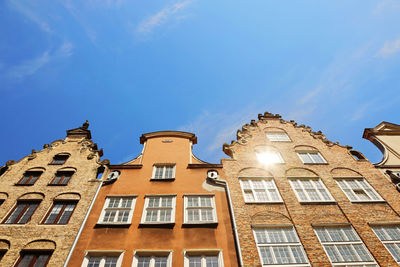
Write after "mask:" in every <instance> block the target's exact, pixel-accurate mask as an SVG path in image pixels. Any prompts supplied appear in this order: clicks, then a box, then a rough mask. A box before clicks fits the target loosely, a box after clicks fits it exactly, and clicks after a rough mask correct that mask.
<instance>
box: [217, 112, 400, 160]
mask: <svg viewBox="0 0 400 267" xmlns="http://www.w3.org/2000/svg"><path fill="white" fill-rule="evenodd" d="M268 120H279V121H280V122H281V123H283V124H286V123H290V124H292V125H293V127H295V128H303V131H305V132H309V133H310V135H311V136H312V137H314V138H315V139H320V140H321V141H322V142H324V143H325V144H326V145H327V146H334V145H337V146H340V147H343V148H347V149H349V150H350V149H352V147H351V146H348V145H340V144H339V142H332V141H330V140H329V139H327V138H326V136H325V135H324V134H323V133H322V132H321V131H317V132H315V131H313V130H312V128H311V127H310V126H307V125H305V124H300V125H298V123H297V122H295V121H294V120H290V121H286V120H284V119H282V116H281V115H279V114H272V113H269V112H267V111H266V112H265V113H264V114H261V113H260V114H258V121H255V120H251V121H250V124H249V123H247V124H245V125H243V127H242V129H239V130H237V133H236V140H232V141H231V143H230V144H228V143H224V144H223V146H222V150H223V151H224V153H225V154H226V155H228V156H230V157H232V155H233V154H232V151H231V148H232V146H234V145H246V144H247V138H249V137H251V134H250V131H249V130H250V129H251V128H252V127H257V126H258V125H259V124H260V123H264V124H267V123H268ZM397 126H398V127H399V131H400V126H399V125H397Z"/></svg>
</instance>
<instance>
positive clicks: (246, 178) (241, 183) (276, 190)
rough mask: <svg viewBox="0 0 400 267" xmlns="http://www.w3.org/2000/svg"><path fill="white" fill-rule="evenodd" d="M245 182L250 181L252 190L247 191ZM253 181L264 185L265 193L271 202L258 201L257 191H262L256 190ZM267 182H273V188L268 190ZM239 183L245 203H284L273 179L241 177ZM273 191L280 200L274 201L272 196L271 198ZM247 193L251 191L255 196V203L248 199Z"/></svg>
mask: <svg viewBox="0 0 400 267" xmlns="http://www.w3.org/2000/svg"><path fill="white" fill-rule="evenodd" d="M245 180H246V181H250V188H246V189H245V188H244V186H243V181H245ZM253 181H262V184H263V187H264V188H263V189H264V192H266V194H267V195H268V197H269V199H270V200H267V201H262V200H258V199H257V198H258V197H257V194H256V193H255V192H256V191H257V190H259V191H261V190H262V189H260V188H255V187H254V185H253ZM265 181H271V182H272V187H273V188H268V186H267V184H266V182H265ZM239 182H240V187H241V189H242V194H243V198H244V202H245V203H282V202H283V200H282V197H281V194H280V193H279V190H278V188H277V187H276V184H275V181H274V178H273V177H258V176H254V177H239ZM271 190H274V191H275V192H276V194H277V195H278V198H279V199H278V200H272V196H271V193H270V191H271ZM245 191H251V193H252V194H253V198H254V201H251V200H247V199H246V193H245Z"/></svg>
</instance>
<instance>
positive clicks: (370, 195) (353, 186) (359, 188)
mask: <svg viewBox="0 0 400 267" xmlns="http://www.w3.org/2000/svg"><path fill="white" fill-rule="evenodd" d="M336 182H337V183H338V184H339V186H340V188H342V190H343V192H344V193H345V194H346V196H347V197H348V199H349V200H350V201H352V202H369V201H384V200H383V199H382V198H381V197H380V196H379V195H378V193H376V192H375V190H374V189H373V188H372V187H371V186H370V185H369V184H368V183H367V181H366V180H365V179H364V178H350V179H349V178H344V179H342V178H337V179H336Z"/></svg>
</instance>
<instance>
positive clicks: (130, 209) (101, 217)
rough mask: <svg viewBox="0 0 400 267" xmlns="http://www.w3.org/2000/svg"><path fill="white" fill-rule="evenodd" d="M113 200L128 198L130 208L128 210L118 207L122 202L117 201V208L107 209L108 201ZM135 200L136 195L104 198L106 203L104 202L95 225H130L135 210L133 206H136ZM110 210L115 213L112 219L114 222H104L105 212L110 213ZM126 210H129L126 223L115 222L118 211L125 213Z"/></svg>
mask: <svg viewBox="0 0 400 267" xmlns="http://www.w3.org/2000/svg"><path fill="white" fill-rule="evenodd" d="M113 198H114V199H115V198H117V199H123V198H130V199H132V204H131V207H130V208H123V207H120V206H121V204H122V201H119V204H118V207H116V208H109V207H108V206H109V203H110V200H111V199H113ZM136 198H137V195H108V196H106V201H105V202H104V205H103V209H102V210H101V213H100V217H99V220H98V222H97V224H107V225H126V224H131V222H132V217H133V212H134V210H135V205H136ZM111 210H115V211H117V214H116V215H115V217H114V221H112V222H105V221H104V217H105V215H106V212H107V211H111ZM127 210H129V215H128V221H126V222H119V221H117V219H118V212H119V211H127Z"/></svg>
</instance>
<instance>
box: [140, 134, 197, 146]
mask: <svg viewBox="0 0 400 267" xmlns="http://www.w3.org/2000/svg"><path fill="white" fill-rule="evenodd" d="M158 137H179V138H186V139H189V140H190V141H192V143H193V144H197V136H196V135H195V134H193V133H188V132H181V131H158V132H151V133H145V134H142V136H141V137H140V143H141V144H144V142H146V140H148V139H150V138H158Z"/></svg>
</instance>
